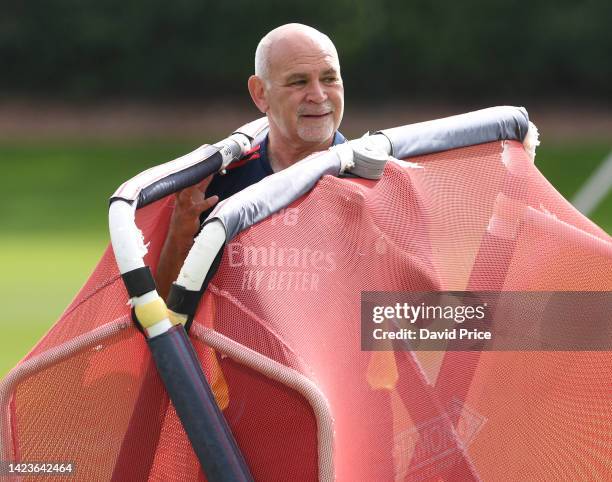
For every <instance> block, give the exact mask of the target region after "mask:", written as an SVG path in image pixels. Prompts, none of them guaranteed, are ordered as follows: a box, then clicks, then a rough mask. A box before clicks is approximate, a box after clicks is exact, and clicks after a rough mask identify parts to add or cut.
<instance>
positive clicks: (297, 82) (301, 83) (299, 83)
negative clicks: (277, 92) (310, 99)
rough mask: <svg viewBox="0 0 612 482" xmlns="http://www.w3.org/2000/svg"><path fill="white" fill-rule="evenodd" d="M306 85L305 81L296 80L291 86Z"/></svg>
mask: <svg viewBox="0 0 612 482" xmlns="http://www.w3.org/2000/svg"><path fill="white" fill-rule="evenodd" d="M304 84H306V81H305V80H304V79H301V80H294V81H293V82H291V83H290V84H289V85H304Z"/></svg>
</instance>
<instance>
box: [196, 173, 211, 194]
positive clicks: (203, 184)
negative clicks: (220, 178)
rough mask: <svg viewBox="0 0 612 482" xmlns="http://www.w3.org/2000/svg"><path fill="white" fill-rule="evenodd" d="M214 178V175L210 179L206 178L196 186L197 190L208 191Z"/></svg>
mask: <svg viewBox="0 0 612 482" xmlns="http://www.w3.org/2000/svg"><path fill="white" fill-rule="evenodd" d="M212 178H213V174H211V175H210V176H208V177H205V178H204V179H202V180H201V181H200V182H199V183H198V184H196V186H197V188H198V189H199V190H200V191H202V192H204V191H206V189H207V188H208V185H209V184H210V182H211V181H212Z"/></svg>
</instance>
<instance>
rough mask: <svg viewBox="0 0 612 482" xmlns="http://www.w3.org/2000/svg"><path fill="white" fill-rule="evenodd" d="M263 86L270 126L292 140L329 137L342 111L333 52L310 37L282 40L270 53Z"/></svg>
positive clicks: (313, 140)
mask: <svg viewBox="0 0 612 482" xmlns="http://www.w3.org/2000/svg"><path fill="white" fill-rule="evenodd" d="M264 90H265V93H266V100H267V102H268V111H267V115H268V119H269V122H270V128H271V129H275V128H276V129H277V130H278V132H279V133H280V135H282V136H283V137H284V138H286V139H287V140H288V141H290V142H293V143H298V142H300V141H301V142H305V143H316V144H320V143H322V142H325V141H327V140H330V139H331V138H332V136H333V134H334V132H335V131H336V129H337V128H338V126H339V125H340V121H341V120H342V114H343V112H344V86H343V85H342V78H341V77H340V66H339V62H338V58H337V56H336V55H335V52H334V51H333V50H331V49H330V48H329V47H327V46H326V45H324V44H322V43H321V42H317V41H313V40H312V39H308V38H306V39H300V40H294V41H289V40H287V41H285V42H283V43H280V44H279V45H278V48H275V50H274V52H273V53H272V54H271V55H270V63H269V70H268V82H267V83H265V86H264Z"/></svg>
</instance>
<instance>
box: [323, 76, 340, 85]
mask: <svg viewBox="0 0 612 482" xmlns="http://www.w3.org/2000/svg"><path fill="white" fill-rule="evenodd" d="M337 80H338V78H337V77H325V78H324V79H323V82H327V83H328V84H331V83H333V82H336V81H337Z"/></svg>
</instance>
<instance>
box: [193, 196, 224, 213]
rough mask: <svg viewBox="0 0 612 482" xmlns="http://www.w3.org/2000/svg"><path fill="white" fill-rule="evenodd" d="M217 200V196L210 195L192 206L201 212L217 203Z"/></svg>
mask: <svg viewBox="0 0 612 482" xmlns="http://www.w3.org/2000/svg"><path fill="white" fill-rule="evenodd" d="M217 202H219V196H211V197H207V198H206V199H204V201H201V202H199V203H197V204H195V205H194V207H197V209H198V211H199V212H200V213H203V212H204V211H206V210H207V209H210V208H211V207H213V206H214V205H215V204H217Z"/></svg>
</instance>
